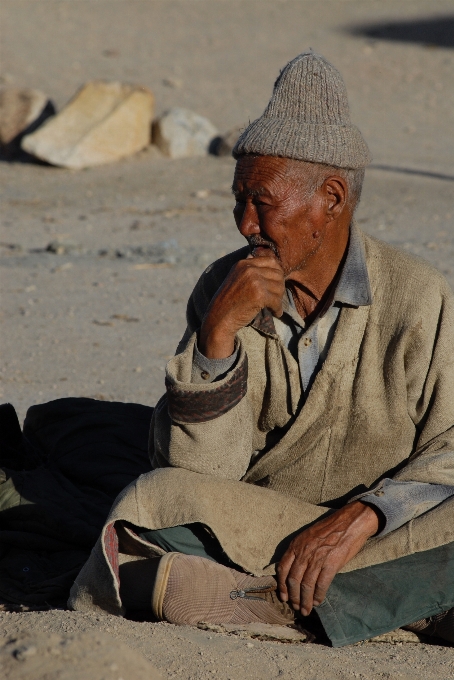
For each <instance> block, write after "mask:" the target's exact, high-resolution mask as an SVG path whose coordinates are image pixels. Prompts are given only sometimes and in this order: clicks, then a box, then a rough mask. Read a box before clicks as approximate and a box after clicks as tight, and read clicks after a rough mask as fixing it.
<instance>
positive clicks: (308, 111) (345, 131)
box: [232, 51, 371, 169]
mask: <svg viewBox="0 0 454 680" xmlns="http://www.w3.org/2000/svg"><path fill="white" fill-rule="evenodd" d="M232 153H233V156H234V157H235V158H239V157H240V156H243V155H244V154H256V155H259V156H281V157H283V158H294V159H296V160H299V161H309V162H311V163H324V164H325V165H334V166H336V167H338V168H352V169H354V168H364V167H365V166H366V165H368V164H369V163H370V161H371V155H370V152H369V149H368V147H367V144H366V142H365V141H364V138H363V136H362V134H361V132H360V131H359V130H358V128H357V127H355V126H354V125H352V124H351V122H350V110H349V106H348V99H347V90H346V87H345V83H344V81H343V80H342V76H341V75H340V73H339V71H337V70H336V69H335V68H334V66H332V65H331V64H330V63H329V62H328V61H326V59H324V58H323V57H322V56H320V55H318V54H315V53H314V52H312V51H310V52H303V54H300V55H299V56H298V57H296V58H295V59H293V60H292V61H290V62H289V63H288V64H287V65H286V66H285V67H284V69H283V70H282V71H281V73H280V75H279V77H278V79H277V80H276V82H275V84H274V89H273V95H272V97H271V100H270V102H269V104H268V106H267V107H266V109H265V111H264V112H263V114H262V115H261V116H260V118H257V120H255V121H254V122H253V123H251V124H250V125H249V127H247V128H246V130H245V131H244V132H243V133H242V135H241V136H240V138H239V139H238V141H237V143H236V144H235V147H234V148H233V152H232Z"/></svg>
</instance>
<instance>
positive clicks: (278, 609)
mask: <svg viewBox="0 0 454 680" xmlns="http://www.w3.org/2000/svg"><path fill="white" fill-rule="evenodd" d="M276 585H277V584H276V580H275V578H274V577H273V576H249V575H248V574H244V573H241V572H239V571H236V570H235V569H230V568H229V567H224V566H223V565H221V564H217V563H216V562H212V561H211V560H207V559H205V558H203V557H195V556H194V555H183V554H181V553H167V554H166V555H164V556H163V557H161V559H160V560H159V568H158V572H157V575H156V580H155V586H154V589H153V595H152V609H153V613H154V615H155V616H156V617H157V618H158V619H160V620H166V621H169V622H170V623H176V624H180V625H184V624H186V625H197V624H198V623H200V622H202V621H203V622H205V623H217V624H220V623H238V624H240V623H253V622H261V623H273V624H280V625H288V624H289V623H292V622H293V621H294V619H295V613H294V611H293V609H291V607H290V606H289V605H287V604H285V603H283V602H280V600H279V599H278V597H277V595H276Z"/></svg>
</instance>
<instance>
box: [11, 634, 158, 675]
mask: <svg viewBox="0 0 454 680" xmlns="http://www.w3.org/2000/svg"><path fill="white" fill-rule="evenodd" d="M0 676H1V678H2V680H57V679H58V680H87V679H90V680H101V679H103V680H118V678H123V680H159V679H160V678H161V675H160V674H159V673H158V671H157V670H156V669H155V668H154V667H153V666H152V665H151V664H150V663H149V662H148V661H147V660H146V659H145V657H144V656H142V654H140V652H138V651H137V650H135V649H134V650H133V649H131V648H130V647H127V646H126V645H125V644H124V643H122V642H120V640H115V639H114V638H112V637H110V635H106V634H105V633H101V632H96V631H93V632H89V633H81V634H78V635H77V634H76V635H56V634H51V635H49V633H35V632H31V631H29V632H28V631H27V632H22V633H20V634H18V635H15V636H14V637H10V638H7V639H6V640H5V641H3V642H2V643H0Z"/></svg>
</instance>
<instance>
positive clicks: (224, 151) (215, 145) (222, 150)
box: [210, 127, 242, 156]
mask: <svg viewBox="0 0 454 680" xmlns="http://www.w3.org/2000/svg"><path fill="white" fill-rule="evenodd" d="M241 132H242V129H241V128H239V127H235V128H232V130H229V131H228V132H226V133H225V135H222V136H221V135H219V136H218V137H215V138H214V139H213V140H212V142H211V144H210V153H212V154H213V155H214V156H231V154H232V149H233V147H234V146H235V144H236V143H237V141H238V138H239V136H240V134H241Z"/></svg>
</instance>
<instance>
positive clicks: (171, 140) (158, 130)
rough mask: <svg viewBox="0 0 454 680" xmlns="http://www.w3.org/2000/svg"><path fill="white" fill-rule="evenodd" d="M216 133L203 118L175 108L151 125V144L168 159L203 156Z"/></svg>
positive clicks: (191, 112) (212, 126)
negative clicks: (168, 157)
mask: <svg viewBox="0 0 454 680" xmlns="http://www.w3.org/2000/svg"><path fill="white" fill-rule="evenodd" d="M217 134H218V131H217V130H216V128H215V127H214V125H213V124H212V123H211V122H210V121H209V120H208V119H207V118H204V117H203V116H199V115H198V114H197V113H194V112H193V111H189V110H188V109H181V108H179V107H175V108H172V109H169V111H166V113H164V114H163V115H162V116H161V117H160V118H159V119H158V120H157V121H156V122H155V124H154V125H153V142H154V143H155V144H156V145H157V146H158V147H159V148H160V149H161V151H162V153H164V154H165V155H166V156H170V158H185V157H186V156H205V155H206V154H207V153H208V149H209V146H210V143H211V141H212V139H213V138H214V137H216V135H217Z"/></svg>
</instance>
